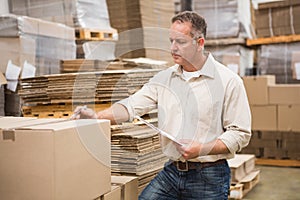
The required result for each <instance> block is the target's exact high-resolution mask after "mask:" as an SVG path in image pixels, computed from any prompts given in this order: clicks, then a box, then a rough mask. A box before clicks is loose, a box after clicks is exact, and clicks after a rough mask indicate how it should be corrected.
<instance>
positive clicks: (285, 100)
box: [269, 84, 300, 105]
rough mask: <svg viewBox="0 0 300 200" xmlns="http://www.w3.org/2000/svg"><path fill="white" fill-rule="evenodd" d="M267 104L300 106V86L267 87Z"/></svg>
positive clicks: (280, 85) (279, 85)
mask: <svg viewBox="0 0 300 200" xmlns="http://www.w3.org/2000/svg"><path fill="white" fill-rule="evenodd" d="M269 104H286V105H289V104H300V84H276V85H272V86H269Z"/></svg>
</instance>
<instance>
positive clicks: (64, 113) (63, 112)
mask: <svg viewBox="0 0 300 200" xmlns="http://www.w3.org/2000/svg"><path fill="white" fill-rule="evenodd" d="M110 105H111V104H110V103H107V104H92V105H87V106H88V107H90V108H92V109H94V110H96V111H100V110H104V109H106V108H108V107H109V106H110ZM75 107H76V106H74V105H72V104H45V105H41V104H39V105H36V106H23V107H22V112H23V116H24V117H37V118H70V117H71V115H72V114H73V112H74V109H75Z"/></svg>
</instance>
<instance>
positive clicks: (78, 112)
mask: <svg viewBox="0 0 300 200" xmlns="http://www.w3.org/2000/svg"><path fill="white" fill-rule="evenodd" d="M71 119H97V114H96V112H95V111H94V110H92V109H90V108H86V107H85V106H77V107H76V108H75V110H74V114H73V115H72V117H71Z"/></svg>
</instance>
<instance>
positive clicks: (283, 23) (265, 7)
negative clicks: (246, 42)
mask: <svg viewBox="0 0 300 200" xmlns="http://www.w3.org/2000/svg"><path fill="white" fill-rule="evenodd" d="M299 13H300V2H299V1H297V0H285V1H275V2H267V3H260V4H258V8H257V9H255V11H254V15H255V19H256V21H255V23H254V26H255V29H256V34H257V37H258V38H262V37H273V36H281V35H294V34H299V33H300V21H299V20H297V19H299V17H300V15H299Z"/></svg>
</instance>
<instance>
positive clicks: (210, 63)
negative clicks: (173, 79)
mask: <svg viewBox="0 0 300 200" xmlns="http://www.w3.org/2000/svg"><path fill="white" fill-rule="evenodd" d="M214 62H215V59H214V57H213V56H212V55H211V53H208V56H207V59H206V61H205V63H204V65H203V67H202V69H201V70H200V72H199V75H203V76H207V77H209V78H214V76H215V63H214ZM173 73H175V74H176V75H179V76H182V67H181V66H180V65H178V64H176V65H175V66H174V72H173Z"/></svg>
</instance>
